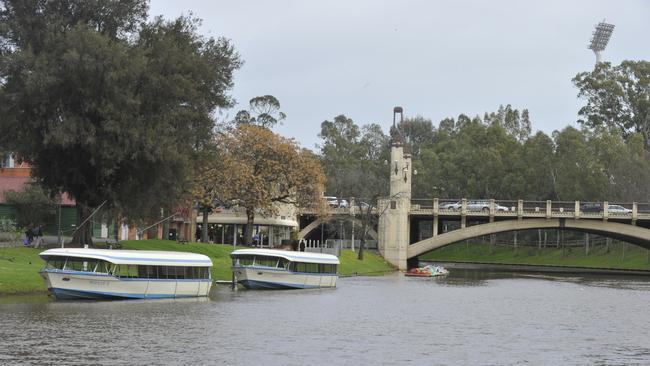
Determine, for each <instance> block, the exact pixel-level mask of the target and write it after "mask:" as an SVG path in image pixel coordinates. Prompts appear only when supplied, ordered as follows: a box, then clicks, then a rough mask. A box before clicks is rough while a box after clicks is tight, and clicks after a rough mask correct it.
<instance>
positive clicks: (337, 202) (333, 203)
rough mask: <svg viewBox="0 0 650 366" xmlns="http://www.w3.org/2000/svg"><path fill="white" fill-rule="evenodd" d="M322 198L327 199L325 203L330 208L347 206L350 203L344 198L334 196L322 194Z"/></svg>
mask: <svg viewBox="0 0 650 366" xmlns="http://www.w3.org/2000/svg"><path fill="white" fill-rule="evenodd" d="M323 199H324V200H325V201H327V204H328V205H329V206H330V207H332V208H337V207H340V208H348V207H350V204H349V203H348V201H347V200H345V199H339V198H336V197H334V196H323Z"/></svg>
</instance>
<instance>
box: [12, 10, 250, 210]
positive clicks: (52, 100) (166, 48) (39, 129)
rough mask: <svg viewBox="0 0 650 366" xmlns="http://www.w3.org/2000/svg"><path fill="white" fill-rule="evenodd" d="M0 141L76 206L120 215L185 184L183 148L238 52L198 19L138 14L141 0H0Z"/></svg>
mask: <svg viewBox="0 0 650 366" xmlns="http://www.w3.org/2000/svg"><path fill="white" fill-rule="evenodd" d="M0 4H1V7H0V129H1V130H2V131H3V134H2V135H1V136H0V146H1V147H2V149H0V150H3V149H4V150H9V151H13V152H15V153H16V154H17V155H18V156H20V157H21V158H22V159H24V160H26V161H27V162H29V163H30V164H31V166H32V174H33V176H34V177H35V178H36V180H37V181H38V182H40V183H41V184H42V185H43V186H44V187H45V188H46V189H48V190H50V191H52V192H68V193H69V194H70V195H71V196H72V197H73V198H74V199H75V200H76V201H77V202H78V203H79V204H80V205H81V206H82V207H93V206H97V205H99V204H100V203H101V202H103V201H105V200H107V201H108V202H109V204H110V205H112V206H113V207H114V208H116V209H117V211H118V212H120V213H121V214H123V215H126V216H128V217H130V218H132V219H138V218H147V217H148V216H150V215H156V214H159V209H160V207H162V206H168V205H173V204H175V203H176V202H175V201H177V200H178V199H180V198H182V197H183V193H184V192H186V191H187V182H188V176H189V172H191V170H192V169H193V166H192V162H193V161H194V160H195V159H193V158H192V157H193V155H194V153H195V152H196V151H197V150H199V149H200V148H201V147H202V145H204V144H205V143H206V141H208V140H209V139H210V138H211V131H212V129H213V127H214V120H213V118H212V113H213V112H214V111H215V109H216V108H220V107H229V106H231V105H232V99H231V98H230V96H229V95H228V94H227V91H228V90H229V89H230V88H231V87H232V85H233V72H234V70H236V69H237V68H239V67H240V65H241V61H240V59H239V56H238V54H237V53H236V52H235V50H234V49H233V46H232V45H231V43H230V42H229V41H228V40H226V39H223V38H219V39H213V38H205V37H202V36H200V35H199V34H197V24H198V20H196V19H193V18H188V17H180V18H178V19H176V20H173V21H165V20H163V19H161V18H156V19H155V20H153V21H151V22H145V21H146V17H147V8H148V5H147V1H144V0H124V1H117V0H115V1H99V0H92V1H87V0H32V1H23V0H20V1H18V0H16V1H14V0H0Z"/></svg>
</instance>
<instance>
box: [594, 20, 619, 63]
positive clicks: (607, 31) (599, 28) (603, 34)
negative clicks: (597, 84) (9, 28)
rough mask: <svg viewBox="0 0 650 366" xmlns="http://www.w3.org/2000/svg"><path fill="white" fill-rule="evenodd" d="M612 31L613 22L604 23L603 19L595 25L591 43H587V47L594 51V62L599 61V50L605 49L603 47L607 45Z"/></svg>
mask: <svg viewBox="0 0 650 366" xmlns="http://www.w3.org/2000/svg"><path fill="white" fill-rule="evenodd" d="M612 32H614V24H609V23H605V20H604V19H603V21H602V22H600V23H598V24H597V25H596V30H595V31H594V33H593V37H592V38H591V43H590V44H589V49H590V50H592V51H594V53H595V54H596V64H598V63H599V62H600V52H602V51H603V50H605V47H607V43H608V42H609V39H610V38H611V36H612Z"/></svg>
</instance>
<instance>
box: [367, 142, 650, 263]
mask: <svg viewBox="0 0 650 366" xmlns="http://www.w3.org/2000/svg"><path fill="white" fill-rule="evenodd" d="M390 170H391V173H390V196H389V197H388V198H385V199H382V200H380V202H379V204H378V212H382V214H381V215H380V216H379V224H378V230H377V231H378V239H379V243H378V246H379V251H380V253H381V254H382V255H383V256H384V258H385V259H386V260H387V261H388V262H390V263H392V264H394V265H396V266H397V267H398V268H399V269H401V270H406V269H407V267H408V262H409V261H410V260H412V259H413V258H417V257H418V256H419V255H421V254H424V253H426V252H429V251H431V250H434V249H438V248H441V247H444V246H446V245H449V244H452V243H455V242H458V241H462V240H466V239H471V238H476V237H480V236H484V235H490V234H497V233H502V232H510V231H515V232H516V231H519V230H530V229H557V230H572V231H580V232H586V233H593V234H598V235H602V236H607V237H611V238H615V239H620V240H623V241H627V242H630V243H633V244H636V245H639V246H642V247H644V248H646V249H650V204H639V203H627V204H613V203H609V202H600V203H581V202H579V201H571V202H553V201H524V200H516V201H501V200H494V199H490V200H480V201H469V200H467V199H461V200H458V201H449V200H441V199H438V198H433V199H429V200H422V199H411V157H410V155H409V154H405V153H404V151H403V147H402V145H401V144H400V142H399V141H394V142H393V143H392V145H391V164H390ZM449 223H453V225H449ZM450 226H452V227H454V228H456V229H455V230H448V228H449V227H450ZM423 227H426V228H427V230H422V228H423ZM429 228H430V229H429Z"/></svg>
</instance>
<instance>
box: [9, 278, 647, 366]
mask: <svg viewBox="0 0 650 366" xmlns="http://www.w3.org/2000/svg"><path fill="white" fill-rule="evenodd" d="M0 364H2V365H12V364H33V365H43V364H64V365H67V364H80V365H91V364H102V365H103V364H110V365H133V364H136V365H140V364H147V365H148V364H179V365H187V364H198V365H204V364H216V365H219V364H223V365H400V364H412V365H650V278H647V277H646V278H634V277H617V276H616V277H615V276H610V277H607V276H598V277H588V276H580V277H571V276H561V275H552V276H549V275H541V274H540V275H530V274H526V275H522V274H513V273H507V274H505V273H497V272H486V271H480V270H460V269H458V270H456V269H454V270H452V273H451V274H450V275H449V276H448V277H446V278H407V277H403V275H401V274H393V275H388V276H385V277H356V278H341V279H339V283H338V288H337V289H333V290H299V291H246V290H239V291H231V290H230V289H229V288H228V287H225V286H217V287H215V288H214V290H213V292H212V293H211V296H210V298H209V299H189V300H151V301H139V300H138V301H112V302H69V301H68V302H62V301H51V300H49V299H48V298H46V297H43V296H42V297H32V298H20V297H16V298H4V299H2V300H1V301H0Z"/></svg>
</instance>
